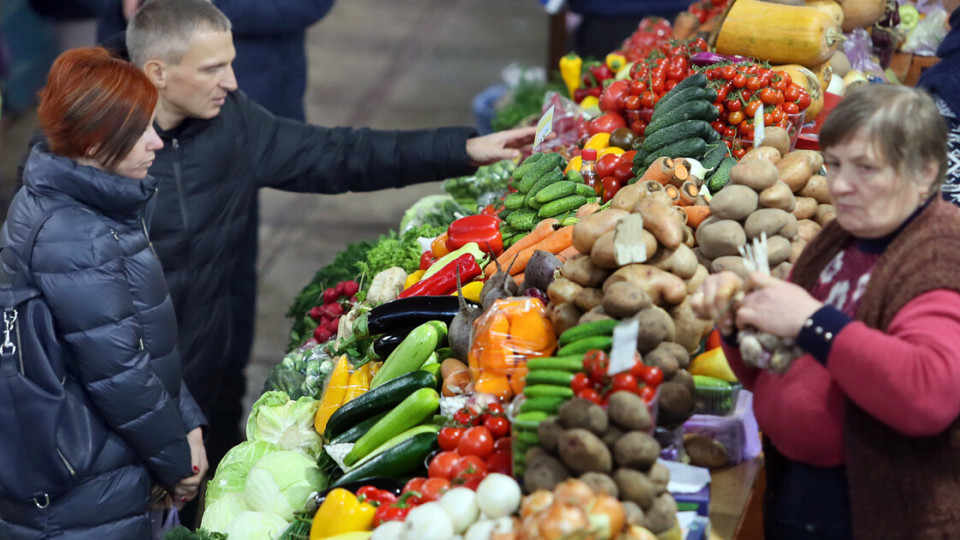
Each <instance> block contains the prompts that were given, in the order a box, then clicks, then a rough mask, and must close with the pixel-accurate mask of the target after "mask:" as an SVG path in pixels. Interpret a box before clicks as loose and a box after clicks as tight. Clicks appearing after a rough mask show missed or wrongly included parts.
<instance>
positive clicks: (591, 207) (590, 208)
mask: <svg viewBox="0 0 960 540" xmlns="http://www.w3.org/2000/svg"><path fill="white" fill-rule="evenodd" d="M597 210H600V203H595V202H592V203H587V204H585V205H583V206H581V207H580V208H577V213H576V214H574V216H575V217H578V218H580V219H583V218H585V217H587V216H589V215H590V214H593V213H595V212H596V211H597Z"/></svg>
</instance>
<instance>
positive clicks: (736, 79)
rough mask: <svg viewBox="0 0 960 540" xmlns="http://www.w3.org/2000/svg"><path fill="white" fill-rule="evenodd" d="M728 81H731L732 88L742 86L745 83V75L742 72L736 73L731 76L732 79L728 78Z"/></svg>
mask: <svg viewBox="0 0 960 540" xmlns="http://www.w3.org/2000/svg"><path fill="white" fill-rule="evenodd" d="M730 82H732V83H733V86H734V88H743V87H744V86H746V85H747V76H746V75H744V74H743V73H737V74H736V75H734V76H733V79H730Z"/></svg>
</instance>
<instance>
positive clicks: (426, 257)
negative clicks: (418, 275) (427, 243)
mask: <svg viewBox="0 0 960 540" xmlns="http://www.w3.org/2000/svg"><path fill="white" fill-rule="evenodd" d="M431 264H433V250H429V249H428V250H427V251H424V252H423V253H421V254H420V267H419V270H426V269H427V268H430V265H431Z"/></svg>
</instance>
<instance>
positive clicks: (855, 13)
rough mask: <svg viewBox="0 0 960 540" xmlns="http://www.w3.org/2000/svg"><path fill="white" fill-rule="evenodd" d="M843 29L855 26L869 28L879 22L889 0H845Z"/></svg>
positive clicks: (847, 30)
mask: <svg viewBox="0 0 960 540" xmlns="http://www.w3.org/2000/svg"><path fill="white" fill-rule="evenodd" d="M840 8H841V9H843V31H844V32H850V31H853V30H854V29H855V28H869V27H870V26H872V25H873V23H875V22H877V21H878V20H879V19H880V17H881V16H883V13H884V12H885V11H886V9H887V0H843V1H842V2H841V3H840Z"/></svg>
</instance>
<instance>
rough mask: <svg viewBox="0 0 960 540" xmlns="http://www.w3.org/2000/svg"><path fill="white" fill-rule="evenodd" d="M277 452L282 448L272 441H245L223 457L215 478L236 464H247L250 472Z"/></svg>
mask: <svg viewBox="0 0 960 540" xmlns="http://www.w3.org/2000/svg"><path fill="white" fill-rule="evenodd" d="M277 450H280V447H279V446H277V445H276V444H274V443H272V442H270V441H243V442H242V443H240V444H238V445H236V446H234V447H233V448H231V449H230V450H229V451H228V452H227V453H226V454H225V455H224V456H223V459H221V460H220V464H219V465H217V472H216V473H214V476H217V475H218V474H220V471H221V470H222V469H223V468H224V467H228V466H230V465H233V464H234V463H245V464H246V465H247V470H248V471H249V470H250V467H253V464H254V463H256V462H257V460H259V459H260V458H262V457H263V456H265V455H267V454H269V453H270V452H276V451H277ZM244 477H246V475H244Z"/></svg>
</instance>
